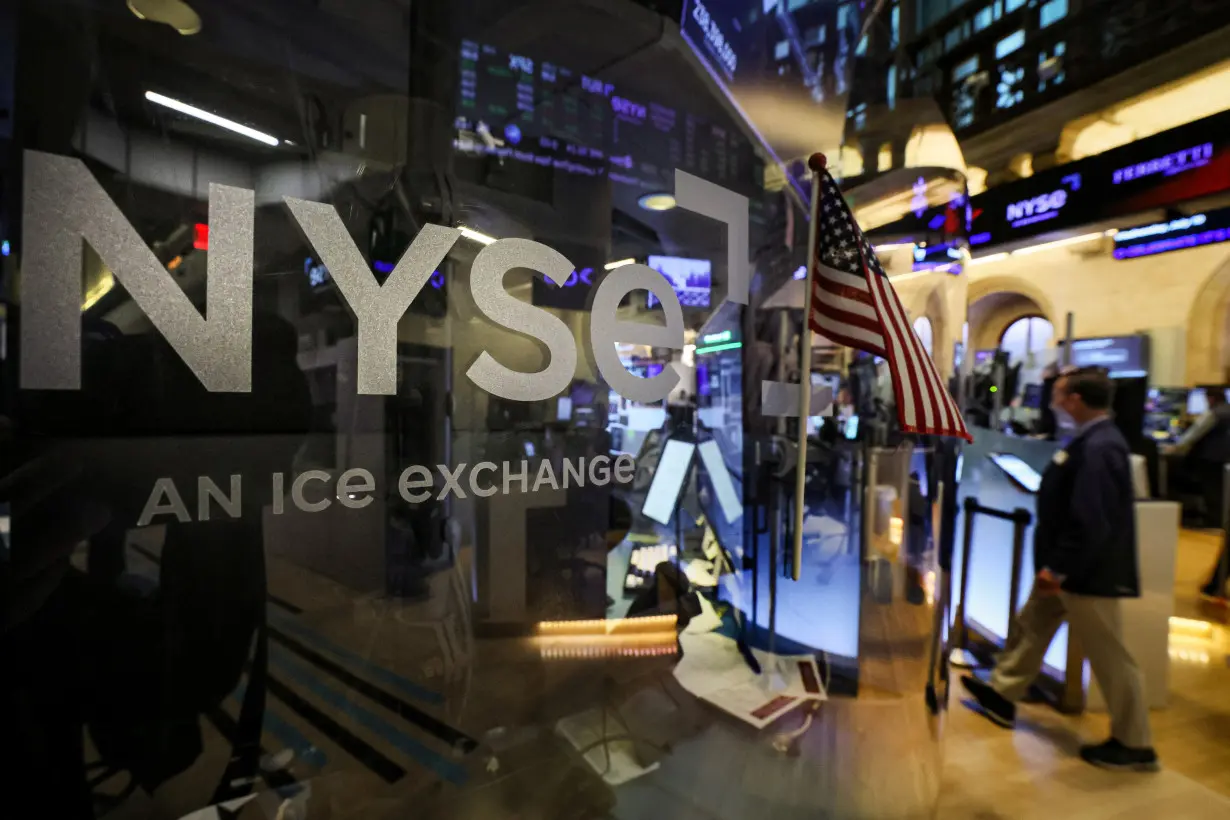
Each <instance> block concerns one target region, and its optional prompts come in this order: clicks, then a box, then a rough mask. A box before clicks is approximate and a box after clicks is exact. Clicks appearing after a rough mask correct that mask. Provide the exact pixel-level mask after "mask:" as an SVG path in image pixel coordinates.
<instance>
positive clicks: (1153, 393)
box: [1144, 387, 1191, 443]
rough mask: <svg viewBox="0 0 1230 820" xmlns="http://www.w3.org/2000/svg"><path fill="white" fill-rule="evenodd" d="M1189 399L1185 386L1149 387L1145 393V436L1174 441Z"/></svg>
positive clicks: (1179, 431) (1189, 393)
mask: <svg viewBox="0 0 1230 820" xmlns="http://www.w3.org/2000/svg"><path fill="white" fill-rule="evenodd" d="M1190 399H1191V391H1190V390H1188V389H1187V388H1185V387H1152V388H1149V391H1148V392H1147V393H1146V394H1145V416H1144V435H1145V437H1146V438H1150V439H1152V440H1154V441H1158V442H1163V443H1166V442H1173V441H1176V440H1177V439H1178V437H1179V435H1180V433H1181V429H1182V421H1183V417H1184V416H1185V415H1187V412H1188V411H1187V408H1188V403H1189V401H1190Z"/></svg>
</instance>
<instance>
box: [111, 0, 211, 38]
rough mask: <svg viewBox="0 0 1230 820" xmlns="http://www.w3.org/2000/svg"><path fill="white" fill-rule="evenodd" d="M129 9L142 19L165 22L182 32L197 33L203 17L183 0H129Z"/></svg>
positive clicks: (185, 33) (184, 33)
mask: <svg viewBox="0 0 1230 820" xmlns="http://www.w3.org/2000/svg"><path fill="white" fill-rule="evenodd" d="M128 10H129V11H131V12H132V13H133V14H135V15H136V16H138V17H140V18H141V19H142V20H149V21H150V22H151V23H165V24H167V25H168V26H170V27H171V28H173V29H175V30H176V31H178V32H179V33H180V34H183V35H189V34H196V33H198V32H199V31H200V30H201V18H200V16H199V15H198V14H197V13H196V12H195V11H193V10H192V6H190V5H188V4H187V3H185V2H183V0H128Z"/></svg>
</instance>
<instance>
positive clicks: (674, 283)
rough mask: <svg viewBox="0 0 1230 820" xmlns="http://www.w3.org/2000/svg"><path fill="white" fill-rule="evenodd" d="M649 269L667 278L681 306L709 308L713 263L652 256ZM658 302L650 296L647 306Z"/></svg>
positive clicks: (677, 257)
mask: <svg viewBox="0 0 1230 820" xmlns="http://www.w3.org/2000/svg"><path fill="white" fill-rule="evenodd" d="M646 261H647V263H648V265H649V267H651V268H653V269H654V270H656V271H657V272H658V273H660V274H662V275H663V276H665V277H666V279H667V280H668V281H669V282H670V283H671V287H672V288H673V289H674V291H675V293H676V294H677V295H678V296H679V304H680V305H681V306H682V307H683V308H684V309H685V310H686V309H688V308H705V307H709V291H710V290H711V288H712V287H713V263H712V262H710V261H709V260H708V259H685V258H683V257H681V256H650V257H649V258H648V260H646ZM657 303H658V300H657V298H656V297H654V295H653V294H652V293H650V294H649V298H648V301H647V305H648V306H649V307H653V306H654V305H656V304H657Z"/></svg>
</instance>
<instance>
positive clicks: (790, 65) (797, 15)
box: [680, 0, 862, 160]
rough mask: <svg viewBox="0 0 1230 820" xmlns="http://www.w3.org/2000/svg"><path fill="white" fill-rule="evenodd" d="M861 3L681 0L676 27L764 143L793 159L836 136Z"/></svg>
mask: <svg viewBox="0 0 1230 820" xmlns="http://www.w3.org/2000/svg"><path fill="white" fill-rule="evenodd" d="M859 7H860V4H859V3H858V2H855V0H684V3H683V16H682V18H681V21H680V30H681V31H682V33H683V38H684V39H685V40H686V41H687V42H688V45H690V46H691V47H692V50H693V51H695V52H696V55H697V57H698V58H699V59H700V60H701V62H702V63H703V64H704V65H705V67H706V68H707V69H708V70H709V73H710V74H711V75H712V76H713V78H714V79H715V80H716V81H717V83H718V84H719V85H720V86H721V87H722V89H723V90H724V91H725V92H726V94H727V95H728V96H729V98H730V99H731V101H732V102H733V103H734V104H735V105H736V106H737V107H738V108H739V110H740V111H741V112H742V113H743V115H744V117H745V118H746V119H747V120H748V122H749V124H750V126H751V127H752V128H753V129H754V130H755V131H756V132H757V133H758V134H759V135H760V137H761V140H762V141H763V142H764V143H765V144H766V146H767V147H768V148H769V149H770V150H772V152H773V153H774V154H776V155H777V157H778V158H779V159H782V160H790V159H795V158H797V157H802V156H807V155H809V154H811V153H812V152H813V151H817V150H820V151H827V150H835V149H836V148H837V147H838V146H839V145H840V144H841V137H842V132H843V130H844V128H845V122H846V117H845V111H846V100H847V98H848V96H849V93H850V73H851V67H852V66H853V63H854V58H855V50H856V49H857V47H858V41H859V37H860V35H861V30H860V25H861V19H862V17H861V12H860V8H859ZM826 115H827V116H826Z"/></svg>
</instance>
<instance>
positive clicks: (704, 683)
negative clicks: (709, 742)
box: [675, 633, 827, 729]
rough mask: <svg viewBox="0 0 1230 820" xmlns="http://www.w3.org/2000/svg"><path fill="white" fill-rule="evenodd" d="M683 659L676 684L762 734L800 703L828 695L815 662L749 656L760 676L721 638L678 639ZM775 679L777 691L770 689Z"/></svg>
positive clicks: (729, 641) (732, 644) (803, 657)
mask: <svg viewBox="0 0 1230 820" xmlns="http://www.w3.org/2000/svg"><path fill="white" fill-rule="evenodd" d="M679 641H680V645H681V646H682V648H683V658H682V659H681V660H680V662H679V664H678V666H676V667H675V678H676V679H677V680H678V681H679V684H680V685H681V686H682V687H683V688H684V689H686V690H688V691H689V692H691V693H692V694H693V695H695V696H697V697H699V698H701V699H702V700H705V701H708V702H709V703H712V704H713V705H714V706H717V707H718V708H719V709H721V710H723V711H724V712H727V713H729V714H731V715H732V716H734V717H737V718H739V719H740V720H742V721H743V722H745V723H749V724H751V725H752V726H755V727H756V728H758V729H760V728H764V727H765V726H767V725H768V724H770V723H772V722H773V721H774V720H776V719H777V718H779V717H781V716H782V715H783V714H785V713H786V712H788V711H790V709H793V708H794V707H796V706H798V705H799V704H800V703H801V702H803V701H804V700H825V699H826V698H827V694H826V693H825V691H824V684H823V682H822V681H821V678H820V670H819V668H818V667H817V665H816V660H815V658H813V657H811V656H810V655H795V656H789V655H778V654H775V653H770V652H763V651H759V650H753V654H754V655H755V656H756V659H757V660H758V661H759V662H760V667H761V670H762V672H761V674H760V675H757V674H756V673H755V672H753V671H752V670H751V668H750V667H748V665H747V662H746V661H744V659H743V656H742V655H741V654H740V653H739V649H738V646H737V645H736V644H735V642H734V640H733V639H731V638H728V637H726V636H724V635H719V634H716V633H709V634H704V635H688V634H686V633H685V634H683V635H680V636H679ZM775 678H776V679H777V682H779V683H780V685H776V686H774V685H773V684H774V683H775Z"/></svg>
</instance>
